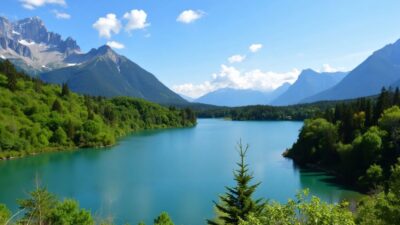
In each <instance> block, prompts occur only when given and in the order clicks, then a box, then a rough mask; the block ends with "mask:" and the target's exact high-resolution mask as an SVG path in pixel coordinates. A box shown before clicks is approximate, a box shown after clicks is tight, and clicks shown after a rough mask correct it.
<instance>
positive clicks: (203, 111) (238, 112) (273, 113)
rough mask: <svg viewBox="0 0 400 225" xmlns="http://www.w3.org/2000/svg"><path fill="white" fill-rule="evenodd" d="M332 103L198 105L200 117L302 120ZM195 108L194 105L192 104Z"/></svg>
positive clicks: (320, 111) (319, 112)
mask: <svg viewBox="0 0 400 225" xmlns="http://www.w3.org/2000/svg"><path fill="white" fill-rule="evenodd" d="M332 105H334V103H331V102H321V103H314V104H303V105H292V106H268V105H255V106H242V107H233V108H228V107H203V108H201V107H198V108H199V109H197V110H196V111H197V116H198V117H200V118H230V119H232V120H299V121H303V120H304V119H307V118H312V117H315V116H318V115H320V114H322V112H324V111H325V110H326V109H329V108H331V107H332ZM192 107H194V108H196V106H192Z"/></svg>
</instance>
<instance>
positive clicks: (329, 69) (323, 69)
mask: <svg viewBox="0 0 400 225" xmlns="http://www.w3.org/2000/svg"><path fill="white" fill-rule="evenodd" d="M338 71H339V69H337V68H334V67H332V66H331V65H329V64H323V65H322V67H321V69H320V72H326V73H334V72H338Z"/></svg>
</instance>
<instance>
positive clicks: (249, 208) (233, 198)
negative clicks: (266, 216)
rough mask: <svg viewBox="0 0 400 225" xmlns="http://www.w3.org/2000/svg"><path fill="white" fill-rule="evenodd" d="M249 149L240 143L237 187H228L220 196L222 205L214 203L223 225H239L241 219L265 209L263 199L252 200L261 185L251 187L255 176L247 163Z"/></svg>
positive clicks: (216, 223)
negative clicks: (250, 171)
mask: <svg viewBox="0 0 400 225" xmlns="http://www.w3.org/2000/svg"><path fill="white" fill-rule="evenodd" d="M248 148H249V146H248V145H246V146H245V147H244V146H243V145H242V142H241V141H240V142H239V143H238V151H239V155H240V161H239V162H238V163H237V165H238V166H239V168H238V169H237V170H235V172H234V177H235V181H236V186H235V187H226V189H227V193H226V194H225V195H223V196H220V200H221V203H216V202H214V204H215V207H216V208H217V210H218V211H219V212H221V213H222V215H221V216H219V218H218V219H219V220H221V221H223V222H224V223H223V224H229V225H237V224H239V221H240V219H243V220H245V219H247V216H248V215H249V214H250V213H254V214H259V213H260V212H261V211H262V209H263V207H264V201H263V200H262V199H258V200H253V198H252V195H253V193H254V192H255V190H256V188H257V187H258V186H259V185H260V183H256V184H254V185H250V181H251V180H252V179H253V176H252V175H251V174H250V173H249V169H248V165H247V164H246V163H245V158H246V154H247V150H248ZM207 223H208V224H211V225H218V224H219V223H218V222H216V221H213V220H207Z"/></svg>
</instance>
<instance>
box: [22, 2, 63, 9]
mask: <svg viewBox="0 0 400 225" xmlns="http://www.w3.org/2000/svg"><path fill="white" fill-rule="evenodd" d="M20 2H21V3H22V7H24V8H26V9H30V10H33V9H35V8H38V7H41V6H44V5H46V4H55V5H62V6H66V5H67V3H66V2H65V0H20Z"/></svg>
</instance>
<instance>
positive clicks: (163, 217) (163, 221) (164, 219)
mask: <svg viewBox="0 0 400 225" xmlns="http://www.w3.org/2000/svg"><path fill="white" fill-rule="evenodd" d="M154 225H174V223H173V222H172V220H171V218H170V217H169V215H168V213H166V212H162V213H161V214H160V215H159V216H158V217H157V218H156V219H154Z"/></svg>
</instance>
